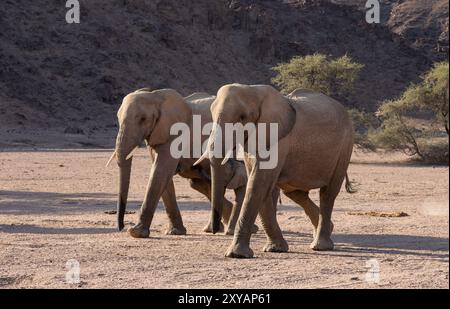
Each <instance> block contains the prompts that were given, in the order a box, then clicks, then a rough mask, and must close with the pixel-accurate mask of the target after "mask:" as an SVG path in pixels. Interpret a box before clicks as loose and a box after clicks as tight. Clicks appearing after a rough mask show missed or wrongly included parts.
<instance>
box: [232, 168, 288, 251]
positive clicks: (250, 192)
mask: <svg viewBox="0 0 450 309" xmlns="http://www.w3.org/2000/svg"><path fill="white" fill-rule="evenodd" d="M256 165H257V164H254V166H253V168H252V169H251V172H250V174H249V179H248V183H247V190H246V192H245V198H244V202H243V203H242V209H241V214H240V215H239V220H238V224H237V226H236V229H235V233H234V237H233V242H232V243H231V245H230V247H229V248H228V250H227V252H226V254H225V256H227V257H233V258H251V257H253V251H252V249H250V238H251V234H252V227H253V225H254V223H255V220H256V217H257V215H258V212H259V210H260V207H261V205H263V204H270V205H272V204H273V192H272V190H273V188H274V182H275V181H274V180H276V179H278V174H279V169H273V170H261V169H259V168H257V167H256ZM267 201H268V202H267ZM270 205H264V207H265V209H264V210H263V211H262V216H261V219H262V220H263V224H264V229H265V230H266V232H268V237H269V238H270V239H273V240H274V241H280V240H279V235H278V234H277V226H278V223H276V220H275V222H274V220H273V216H274V215H273V211H274V209H273V207H271V206H270ZM271 216H272V217H271ZM274 223H275V224H276V226H275V227H273V226H272V224H274ZM278 229H279V227H278ZM280 233H281V231H280ZM277 237H278V238H277Z"/></svg>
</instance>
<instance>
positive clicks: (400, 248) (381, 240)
mask: <svg viewBox="0 0 450 309" xmlns="http://www.w3.org/2000/svg"><path fill="white" fill-rule="evenodd" d="M332 238H333V240H334V242H335V244H336V250H337V251H341V252H365V253H382V254H394V255H415V256H426V257H434V258H441V259H445V258H448V256H449V253H448V251H449V239H448V238H445V237H434V236H417V235H401V234H335V235H333V236H332Z"/></svg>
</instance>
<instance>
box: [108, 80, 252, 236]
mask: <svg viewBox="0 0 450 309" xmlns="http://www.w3.org/2000/svg"><path fill="white" fill-rule="evenodd" d="M214 99H215V97H214V96H210V95H208V94H205V93H194V94H192V95H190V96H188V97H186V98H183V97H181V96H180V95H179V94H178V92H176V91H175V90H171V89H162V90H155V91H150V90H149V89H146V88H144V89H139V90H137V91H135V92H133V93H130V94H128V95H127V96H126V97H125V98H124V100H123V102H122V105H121V107H120V109H119V111H118V113H117V117H118V120H119V125H120V127H119V133H118V135H117V139H116V148H115V151H114V153H113V155H112V156H111V159H113V158H114V157H116V159H117V163H118V165H119V167H120V184H119V185H120V189H119V190H120V192H119V197H118V203H117V214H118V217H117V220H118V228H119V230H122V229H123V227H124V214H125V208H126V203H127V197H128V189H129V184H130V174H131V163H132V156H133V152H134V150H135V149H136V148H137V147H138V146H139V145H140V144H141V143H142V141H144V140H145V141H146V144H147V145H148V146H149V151H150V157H151V159H152V163H153V164H152V167H151V172H150V178H149V183H148V187H147V192H146V195H145V198H144V202H143V204H142V207H141V210H140V214H139V222H138V223H137V224H136V225H135V226H133V227H131V228H129V230H128V232H129V234H130V235H131V236H133V237H136V238H145V237H148V236H149V234H150V225H151V222H152V219H153V215H154V212H155V209H156V207H157V204H158V201H159V199H160V198H162V200H163V202H164V206H165V208H166V212H167V215H168V217H169V220H170V224H169V228H168V229H167V231H166V233H167V234H186V229H185V227H184V225H183V221H182V218H181V215H180V211H179V209H178V206H177V202H176V196H175V187H174V184H173V179H172V178H173V176H174V175H175V174H179V175H180V176H182V177H184V178H188V179H190V184H191V187H192V188H194V189H195V190H197V191H199V192H201V193H202V194H204V195H205V196H206V197H207V198H208V199H209V200H211V178H210V177H211V176H210V167H209V162H208V161H204V162H203V163H202V164H200V165H198V166H193V165H194V163H195V161H196V160H197V158H180V159H177V158H174V157H173V156H172V155H171V154H170V145H171V142H172V141H173V139H174V136H171V135H170V134H169V133H170V128H171V126H172V125H173V124H175V123H185V124H188V125H189V126H192V116H193V115H200V116H201V120H202V125H204V124H205V123H208V122H211V121H212V117H211V112H210V105H211V103H212V102H213V101H214ZM191 138H192V137H191ZM202 139H203V140H202V141H201V144H203V142H204V141H205V140H207V139H208V136H204V137H203V138H202ZM111 159H110V161H111ZM224 170H225V175H226V176H225V187H226V188H229V189H233V190H234V191H235V194H236V201H235V207H233V204H232V203H231V202H229V201H228V200H227V199H225V198H224V199H223V203H224V212H223V216H222V217H223V222H224V223H225V224H227V231H226V233H227V234H233V232H234V227H235V225H236V221H237V218H238V215H239V211H240V206H241V204H242V201H243V197H244V195H245V185H246V182H247V176H246V170H245V166H244V164H243V163H242V162H239V161H229V162H227V164H225V166H224ZM256 229H257V228H255V227H253V228H252V230H253V231H255V230H256ZM204 231H206V232H211V231H212V227H211V223H208V224H207V226H206V227H205V228H204Z"/></svg>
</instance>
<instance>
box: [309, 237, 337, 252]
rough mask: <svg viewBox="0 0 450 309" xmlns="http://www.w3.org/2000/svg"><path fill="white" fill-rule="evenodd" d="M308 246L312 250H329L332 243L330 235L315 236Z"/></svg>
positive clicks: (332, 245) (331, 247) (331, 248)
mask: <svg viewBox="0 0 450 309" xmlns="http://www.w3.org/2000/svg"><path fill="white" fill-rule="evenodd" d="M309 247H310V248H311V249H313V250H314V251H331V250H333V248H334V244H333V241H332V240H331V238H330V237H326V238H325V237H317V238H315V239H314V241H313V242H312V243H311V245H310V246H309Z"/></svg>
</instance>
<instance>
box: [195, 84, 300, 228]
mask: <svg viewBox="0 0 450 309" xmlns="http://www.w3.org/2000/svg"><path fill="white" fill-rule="evenodd" d="M211 114H212V118H213V123H214V126H213V131H212V132H211V135H210V139H209V142H208V147H207V149H206V151H205V153H204V154H203V155H202V157H201V158H200V159H199V160H198V161H197V162H199V161H201V160H203V159H204V158H207V157H209V158H210V162H211V180H212V196H211V200H212V201H211V203H212V206H213V207H212V209H213V213H212V222H213V232H217V231H218V230H219V226H220V217H221V212H222V204H223V195H224V190H225V189H224V187H225V186H224V185H225V184H224V167H223V163H224V162H225V161H226V159H227V157H228V155H226V156H217V153H216V152H214V155H213V154H212V152H213V150H214V147H215V144H216V143H218V142H217V141H218V140H219V139H220V140H221V143H222V147H221V149H223V151H222V153H227V154H230V153H231V152H232V151H234V150H235V149H224V148H225V145H224V141H225V136H224V134H225V129H224V128H225V124H227V123H229V124H236V123H241V124H243V125H245V124H247V123H253V124H255V125H257V124H259V123H265V124H267V125H269V124H271V123H276V124H277V125H278V140H279V139H281V138H283V137H285V136H286V135H287V134H289V132H290V131H291V129H292V127H293V125H294V123H295V110H294V109H293V108H292V107H291V106H290V104H289V103H288V100H287V99H286V98H285V97H283V96H282V95H281V94H280V93H279V92H278V91H277V90H275V89H274V88H273V87H271V86H266V85H254V86H248V85H240V84H231V85H226V86H223V87H221V88H220V89H219V91H218V93H217V97H216V99H215V101H214V103H213V104H212V105H211ZM218 127H219V128H220V129H221V130H218V129H217V128H218ZM224 157H225V159H223V158H224Z"/></svg>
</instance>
